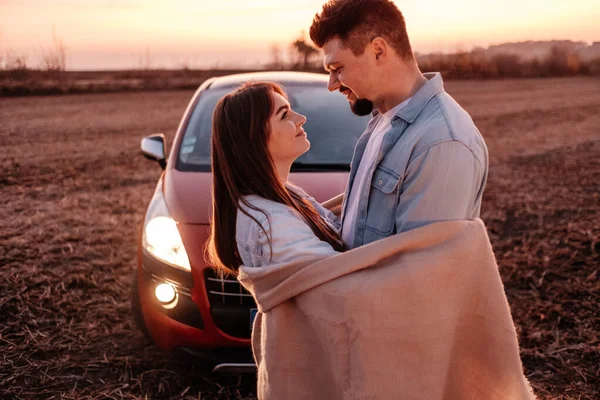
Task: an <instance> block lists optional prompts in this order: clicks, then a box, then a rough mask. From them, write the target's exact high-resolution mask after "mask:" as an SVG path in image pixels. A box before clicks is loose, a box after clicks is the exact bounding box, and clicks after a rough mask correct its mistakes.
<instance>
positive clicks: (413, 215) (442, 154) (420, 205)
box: [396, 142, 485, 233]
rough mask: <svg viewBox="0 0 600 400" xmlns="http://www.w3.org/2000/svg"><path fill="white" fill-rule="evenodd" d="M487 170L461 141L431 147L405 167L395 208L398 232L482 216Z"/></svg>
mask: <svg viewBox="0 0 600 400" xmlns="http://www.w3.org/2000/svg"><path fill="white" fill-rule="evenodd" d="M484 173H485V171H484V168H483V166H482V164H481V163H480V162H479V161H478V160H477V158H476V157H475V156H474V155H473V153H472V152H471V150H470V149H469V148H467V147H466V146H465V145H463V144H462V143H460V142H444V143H440V144H437V145H435V146H432V147H431V148H429V149H428V150H427V151H425V152H424V153H423V154H421V155H419V156H417V157H416V158H415V159H414V160H413V161H412V162H411V163H410V164H409V166H408V168H407V170H406V174H405V177H404V181H403V183H402V191H401V194H400V200H399V203H398V208H397V210H396V231H397V232H398V233H400V232H404V231H408V230H411V229H414V228H418V227H420V226H424V225H427V224H429V223H432V222H437V221H446V220H460V219H471V218H474V217H477V216H479V209H480V206H481V192H482V190H481V189H482V188H481V186H482V182H483V180H484V177H483V175H484Z"/></svg>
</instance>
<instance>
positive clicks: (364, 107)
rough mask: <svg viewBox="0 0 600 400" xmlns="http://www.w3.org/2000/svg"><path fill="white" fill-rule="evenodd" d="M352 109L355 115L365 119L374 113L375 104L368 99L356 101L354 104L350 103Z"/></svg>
mask: <svg viewBox="0 0 600 400" xmlns="http://www.w3.org/2000/svg"><path fill="white" fill-rule="evenodd" d="M350 109H351V110H352V112H353V113H354V114H356V115H358V116H361V117H363V116H365V115H369V114H371V113H372V112H373V102H372V101H371V100H368V99H356V101H355V102H354V103H352V102H351V103H350Z"/></svg>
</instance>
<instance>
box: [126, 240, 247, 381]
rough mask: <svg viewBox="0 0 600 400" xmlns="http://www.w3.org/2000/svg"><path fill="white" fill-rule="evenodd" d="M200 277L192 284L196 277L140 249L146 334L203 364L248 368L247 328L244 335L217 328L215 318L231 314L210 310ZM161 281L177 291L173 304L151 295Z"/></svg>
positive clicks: (222, 367) (164, 346) (140, 272)
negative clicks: (164, 302) (162, 301)
mask: <svg viewBox="0 0 600 400" xmlns="http://www.w3.org/2000/svg"><path fill="white" fill-rule="evenodd" d="M200 276H201V277H202V278H200V280H201V281H200V282H197V283H195V281H196V280H197V279H196V277H195V276H193V275H192V274H191V273H189V272H186V271H182V270H179V269H177V268H174V267H172V266H170V265H167V264H165V263H163V262H161V261H160V260H157V259H156V258H154V257H153V256H151V255H150V254H149V253H148V252H147V251H145V250H143V249H140V251H139V253H138V282H139V292H140V303H141V308H142V314H143V317H144V322H145V324H146V327H147V329H148V333H149V334H150V336H151V337H152V339H153V341H154V343H155V344H156V345H157V347H159V348H160V349H162V350H165V351H173V350H176V349H181V350H184V351H186V352H187V353H190V354H193V355H194V356H196V357H199V358H201V359H203V361H204V362H206V363H210V364H211V365H217V367H218V368H216V369H219V370H223V369H224V370H235V369H236V368H238V367H241V369H243V370H248V369H251V367H252V365H253V358H252V352H251V349H250V340H249V331H248V332H247V335H246V336H247V337H235V336H232V335H229V334H228V333H226V332H224V331H222V330H221V329H219V327H217V325H216V324H215V319H217V320H218V319H225V320H227V319H228V318H235V313H233V314H232V313H231V312H229V311H230V310H229V311H228V310H227V308H225V309H224V311H222V310H220V309H219V305H216V306H217V307H213V308H212V309H211V306H210V303H209V300H208V296H207V292H206V285H205V284H204V281H203V280H204V277H203V275H200ZM165 282H167V283H169V284H171V285H172V286H173V287H174V288H175V289H176V291H177V293H178V298H177V301H176V304H175V306H174V307H172V305H170V306H169V307H166V306H164V305H163V304H161V303H160V302H159V301H158V300H157V299H156V297H155V295H154V290H155V288H156V285H158V284H159V283H165ZM213 314H214V316H215V318H213ZM223 364H225V365H223ZM219 366H220V367H219ZM228 366H230V367H231V368H229V367H228Z"/></svg>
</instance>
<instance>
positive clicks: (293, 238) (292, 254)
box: [235, 192, 340, 267]
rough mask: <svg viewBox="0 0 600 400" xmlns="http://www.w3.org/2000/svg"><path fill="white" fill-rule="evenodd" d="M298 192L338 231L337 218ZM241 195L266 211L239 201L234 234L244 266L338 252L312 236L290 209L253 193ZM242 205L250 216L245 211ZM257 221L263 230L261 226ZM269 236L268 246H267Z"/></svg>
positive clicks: (306, 258) (298, 216) (255, 265)
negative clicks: (252, 207)
mask: <svg viewBox="0 0 600 400" xmlns="http://www.w3.org/2000/svg"><path fill="white" fill-rule="evenodd" d="M301 194H302V195H304V197H305V198H306V199H307V200H308V201H309V202H311V203H312V204H313V206H314V207H315V209H316V210H317V212H318V213H319V214H320V215H321V217H322V218H323V220H324V221H325V223H327V224H328V225H329V226H330V227H331V228H332V229H334V230H335V231H337V232H339V228H340V224H339V218H338V217H336V216H335V215H334V214H333V213H332V212H331V211H329V210H327V209H326V208H325V207H323V206H322V205H321V204H319V203H318V202H317V201H316V200H315V199H314V198H312V197H310V196H309V195H307V194H306V193H305V192H304V193H302V192H301ZM244 198H245V200H246V201H248V202H249V203H250V204H251V205H252V206H254V207H257V208H259V209H261V210H263V211H264V212H265V213H262V212H260V211H257V210H254V209H251V208H249V207H246V206H245V205H244V204H243V203H241V202H240V209H238V211H237V218H236V235H235V236H236V243H237V248H238V252H239V254H240V258H241V259H242V262H243V264H244V266H246V267H263V266H266V265H271V264H281V263H287V262H296V261H306V260H317V259H320V258H325V257H328V256H331V255H334V254H337V253H338V252H337V251H335V250H334V249H333V248H332V247H331V245H330V244H329V243H327V242H324V241H322V240H320V239H319V238H318V237H317V236H315V234H314V233H313V231H312V229H311V228H310V226H309V225H308V224H307V223H306V222H305V221H304V219H303V218H302V216H301V215H300V213H298V212H297V211H296V210H294V209H293V208H291V207H288V206H287V205H285V204H282V203H278V202H275V201H271V200H267V199H265V198H262V197H259V196H256V195H247V196H244ZM242 208H243V209H244V210H245V211H246V212H248V214H250V215H251V216H252V217H253V218H251V217H249V216H248V215H246V214H244V213H243V212H242V211H241V209H242ZM257 221H258V223H257ZM259 223H260V225H262V227H263V228H264V229H265V230H266V232H265V231H263V230H262V229H261V228H260V226H259ZM269 238H270V239H271V246H269Z"/></svg>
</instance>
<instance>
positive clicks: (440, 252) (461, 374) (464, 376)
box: [238, 219, 535, 400]
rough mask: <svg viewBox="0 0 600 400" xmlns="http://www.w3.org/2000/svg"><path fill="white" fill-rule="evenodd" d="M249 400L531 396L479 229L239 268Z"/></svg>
mask: <svg viewBox="0 0 600 400" xmlns="http://www.w3.org/2000/svg"><path fill="white" fill-rule="evenodd" d="M238 279H239V280H240V282H241V283H242V284H243V285H244V286H245V287H246V288H247V289H248V290H249V291H250V292H251V293H252V294H253V296H254V298H255V299H256V302H257V304H258V308H259V311H260V312H259V314H258V315H257V317H256V320H255V323H254V329H253V332H252V348H253V351H254V356H255V359H256V363H257V366H258V397H259V399H267V400H271V399H277V400H284V399H285V400H293V399H310V400H317V399H324V400H333V399H361V400H365V399H427V400H432V399H477V400H484V399H489V400H493V399H532V398H535V397H534V396H533V394H532V392H531V389H530V386H529V384H528V382H527V380H526V378H525V377H524V375H523V369H522V365H521V360H520V358H519V347H518V343H517V337H516V333H515V328H514V325H513V321H512V317H511V315H510V310H509V306H508V303H507V300H506V296H505V294H504V288H503V286H502V282H501V280H500V276H499V274H498V267H497V265H496V261H495V258H494V255H493V252H492V249H491V246H490V242H489V239H488V236H487V232H486V230H485V227H484V225H483V223H482V221H481V220H478V219H477V220H473V221H450V222H440V223H436V224H432V225H429V226H426V227H423V228H419V229H415V230H413V231H410V232H407V233H403V234H400V235H396V236H394V237H391V238H388V239H385V240H381V241H378V242H375V243H371V244H369V245H367V246H363V247H360V248H358V249H354V250H352V251H348V252H346V253H343V254H339V255H336V256H333V257H329V258H327V259H324V260H320V261H316V262H299V263H295V264H286V265H271V266H268V267H264V268H245V267H242V268H240V274H239V277H238Z"/></svg>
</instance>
